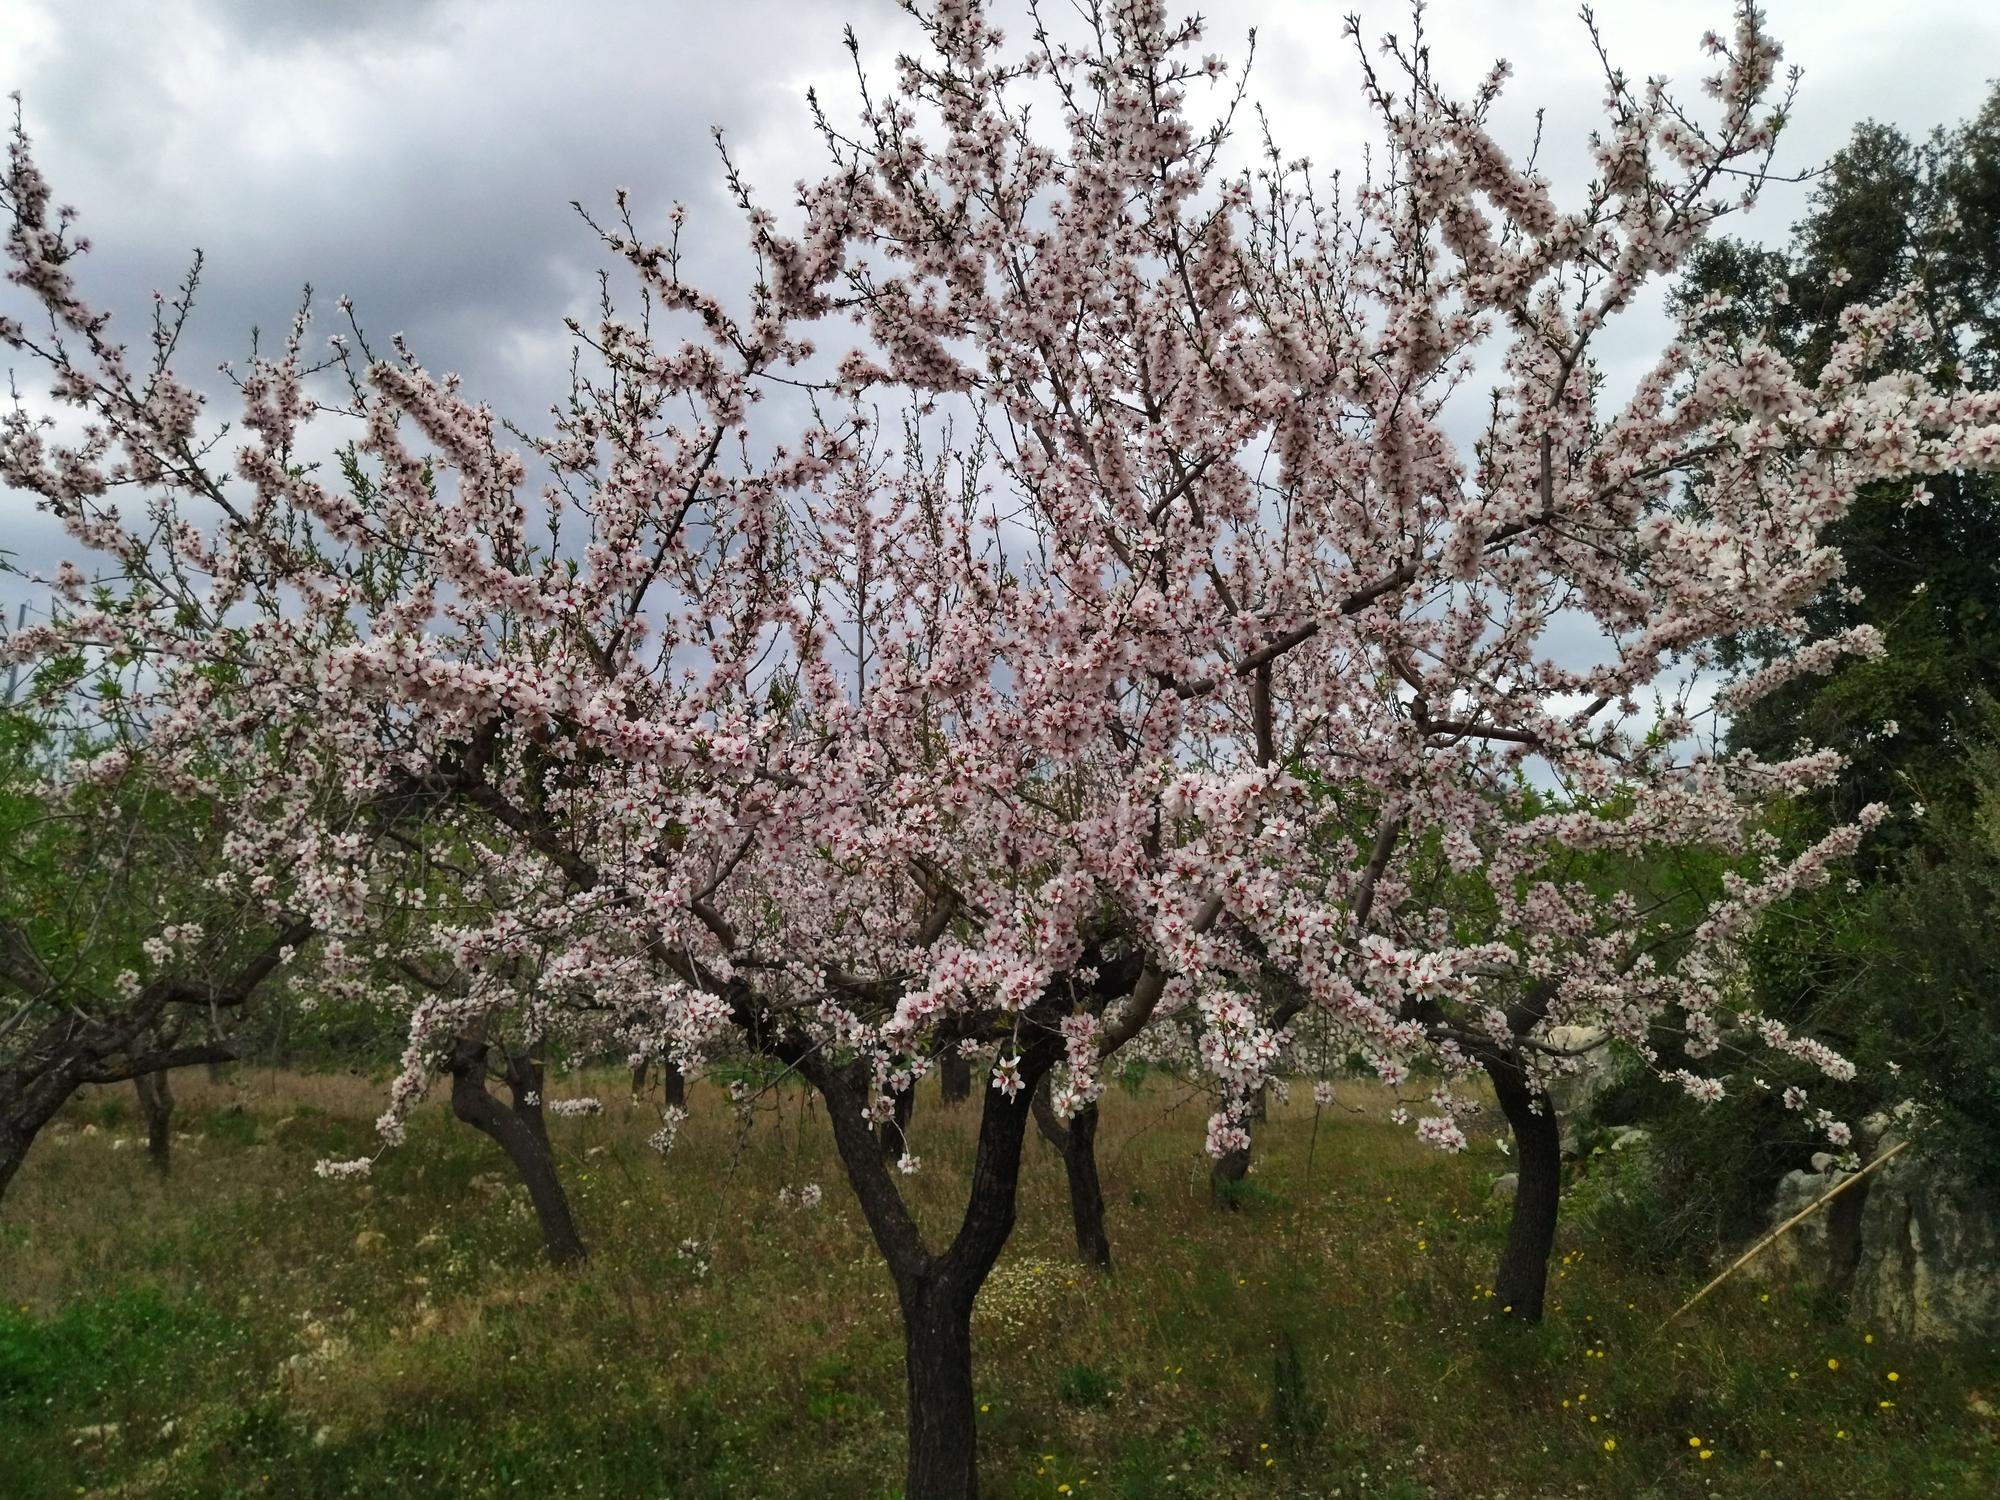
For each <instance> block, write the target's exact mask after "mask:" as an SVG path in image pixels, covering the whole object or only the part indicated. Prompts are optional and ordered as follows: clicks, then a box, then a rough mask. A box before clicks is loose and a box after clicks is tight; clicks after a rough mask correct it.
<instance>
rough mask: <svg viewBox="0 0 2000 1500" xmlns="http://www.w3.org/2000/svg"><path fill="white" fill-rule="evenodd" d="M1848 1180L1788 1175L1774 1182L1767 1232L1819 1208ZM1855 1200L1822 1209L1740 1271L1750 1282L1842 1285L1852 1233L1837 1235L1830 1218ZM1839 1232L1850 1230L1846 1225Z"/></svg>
mask: <svg viewBox="0 0 2000 1500" xmlns="http://www.w3.org/2000/svg"><path fill="white" fill-rule="evenodd" d="M1850 1175H1851V1174H1850V1173H1847V1172H1834V1173H1832V1174H1830V1175H1822V1174H1821V1173H1819V1172H1806V1171H1796V1172H1787V1173H1786V1174H1785V1175H1784V1176H1783V1177H1781V1178H1779V1179H1778V1192H1777V1196H1776V1197H1775V1198H1774V1199H1773V1200H1772V1202H1771V1224H1770V1227H1771V1228H1773V1229H1776V1228H1777V1227H1778V1226H1779V1225H1780V1224H1782V1223H1784V1222H1785V1221H1786V1220H1788V1219H1790V1218H1791V1217H1793V1215H1795V1214H1797V1213H1799V1212H1800V1211H1802V1210H1803V1209H1804V1208H1805V1207H1806V1206H1807V1205H1808V1204H1811V1203H1817V1202H1818V1201H1819V1200H1820V1199H1821V1198H1823V1197H1825V1196H1826V1195H1827V1193H1829V1192H1830V1191H1832V1190H1833V1188H1835V1187H1836V1186H1838V1185H1839V1184H1840V1183H1841V1182H1843V1181H1845V1180H1846V1179H1847V1178H1848V1177H1849V1176H1850ZM1857 1191H1858V1189H1857ZM1853 1196H1854V1195H1853V1194H1852V1193H1843V1194H1842V1195H1841V1196H1840V1197H1839V1198H1836V1199H1834V1201H1833V1202H1832V1203H1830V1204H1828V1205H1827V1206H1826V1207H1825V1208H1822V1209H1820V1210H1819V1211H1818V1212H1817V1213H1814V1214H1812V1215H1810V1216H1808V1217H1807V1218H1805V1219H1802V1220H1800V1222H1798V1223H1797V1224H1794V1225H1793V1226H1792V1227H1791V1228H1790V1229H1788V1230H1786V1231H1785V1232H1784V1233H1783V1234H1781V1235H1779V1236H1778V1238H1777V1239H1775V1240H1773V1241H1772V1242H1771V1243H1770V1244H1769V1245H1768V1246H1766V1247H1765V1248H1764V1251H1763V1253H1762V1254H1760V1255H1758V1256H1756V1257H1755V1258H1754V1259H1752V1260H1751V1262H1750V1263H1749V1264H1748V1265H1746V1266H1745V1267H1744V1268H1743V1269H1744V1272H1745V1273H1746V1274H1748V1275H1750V1276H1753V1277H1776V1276H1799V1277H1804V1278H1806V1279H1808V1280H1811V1281H1816V1282H1818V1283H1820V1284H1821V1285H1823V1286H1824V1285H1839V1284H1842V1283H1844V1282H1845V1280H1846V1278H1847V1277H1848V1276H1849V1275H1850V1274H1851V1271H1852V1264H1853V1262H1852V1255H1853V1248H1854V1247H1853V1245H1852V1243H1851V1238H1852V1236H1851V1232H1850V1233H1848V1234H1846V1235H1842V1234H1837V1233H1835V1225H1834V1220H1833V1217H1832V1215H1833V1210H1834V1208H1835V1207H1836V1206H1838V1205H1839V1204H1841V1203H1842V1202H1843V1201H1844V1200H1845V1199H1847V1198H1851V1197H1853ZM1849 1217H1851V1214H1850V1215H1849ZM1840 1227H1841V1229H1843V1230H1850V1231H1851V1226H1849V1225H1847V1224H1846V1222H1845V1220H1843V1222H1842V1225H1841V1226H1840Z"/></svg>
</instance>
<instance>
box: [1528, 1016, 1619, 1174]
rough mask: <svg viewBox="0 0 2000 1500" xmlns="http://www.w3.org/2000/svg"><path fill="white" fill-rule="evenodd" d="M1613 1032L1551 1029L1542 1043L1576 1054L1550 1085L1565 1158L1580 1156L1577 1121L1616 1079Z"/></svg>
mask: <svg viewBox="0 0 2000 1500" xmlns="http://www.w3.org/2000/svg"><path fill="white" fill-rule="evenodd" d="M1609 1035H1610V1033H1608V1032H1607V1031H1605V1029H1604V1028H1603V1027H1601V1026H1551V1027H1550V1028H1549V1029H1548V1031H1547V1032H1546V1033H1545V1034H1544V1035H1543V1037H1542V1040H1543V1041H1544V1042H1546V1043H1547V1044H1548V1045H1549V1046H1551V1047H1553V1048H1556V1049H1557V1050H1558V1051H1561V1052H1565V1053H1570V1054H1572V1055H1571V1056H1570V1057H1568V1058H1567V1059H1565V1060H1564V1061H1563V1063H1562V1066H1563V1067H1564V1069H1565V1070H1566V1071H1564V1072H1563V1073H1561V1074H1558V1075H1557V1076H1556V1078H1555V1079H1554V1080H1553V1081H1552V1082H1551V1083H1550V1084H1549V1101H1550V1102H1551V1103H1552V1104H1554V1105H1555V1109H1556V1119H1557V1121H1558V1122H1559V1123H1560V1124H1561V1126H1562V1148H1563V1154H1564V1155H1565V1156H1574V1155H1576V1154H1577V1138H1576V1121H1577V1119H1578V1117H1579V1116H1581V1115H1582V1114H1583V1113H1584V1111H1586V1110H1587V1109H1589V1108H1590V1105H1591V1103H1592V1101H1593V1100H1595V1099H1596V1098H1597V1096H1598V1095H1599V1094H1601V1093H1603V1092H1604V1090H1605V1088H1606V1087H1607V1086H1609V1084H1610V1082H1611V1076H1612V1062H1613V1059H1612V1055H1611V1048H1610V1047H1609V1045H1607V1040H1608V1038H1609Z"/></svg>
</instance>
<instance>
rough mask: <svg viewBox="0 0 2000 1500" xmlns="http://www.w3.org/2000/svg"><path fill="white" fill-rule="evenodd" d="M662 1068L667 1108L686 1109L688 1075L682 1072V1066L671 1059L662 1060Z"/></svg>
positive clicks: (664, 1058)
mask: <svg viewBox="0 0 2000 1500" xmlns="http://www.w3.org/2000/svg"><path fill="white" fill-rule="evenodd" d="M660 1068H661V1074H662V1076H661V1082H662V1083H663V1084H664V1086H665V1088H666V1094H667V1108H668V1109H686V1108H687V1102H688V1080H687V1074H685V1073H683V1072H682V1071H681V1070H680V1065H679V1064H678V1063H676V1062H675V1061H674V1060H673V1059H672V1058H671V1057H663V1058H661V1059H660Z"/></svg>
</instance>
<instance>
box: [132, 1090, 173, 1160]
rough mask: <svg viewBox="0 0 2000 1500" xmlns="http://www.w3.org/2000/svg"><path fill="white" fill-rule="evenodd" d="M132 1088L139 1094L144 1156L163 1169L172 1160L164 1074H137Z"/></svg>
mask: <svg viewBox="0 0 2000 1500" xmlns="http://www.w3.org/2000/svg"><path fill="white" fill-rule="evenodd" d="M132 1089H133V1092H134V1093H136V1094H138V1096H139V1112H140V1113H141V1114H142V1115H144V1116H145V1119H146V1157H147V1159H148V1160H149V1161H151V1162H152V1164H153V1166H154V1167H155V1168H156V1169H157V1170H159V1171H161V1172H165V1171H166V1170H167V1169H168V1167H169V1166H170V1165H171V1164H172V1161H173V1149H174V1129H173V1126H174V1091H173V1088H172V1087H171V1086H170V1085H169V1084H168V1082H167V1074H166V1073H164V1072H159V1073H141V1074H139V1075H138V1076H137V1077H135V1078H134V1079H133V1080H132Z"/></svg>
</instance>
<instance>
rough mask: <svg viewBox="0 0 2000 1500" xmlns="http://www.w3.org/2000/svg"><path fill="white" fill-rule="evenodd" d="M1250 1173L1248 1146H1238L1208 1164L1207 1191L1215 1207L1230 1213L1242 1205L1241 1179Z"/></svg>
mask: <svg viewBox="0 0 2000 1500" xmlns="http://www.w3.org/2000/svg"><path fill="white" fill-rule="evenodd" d="M1249 1175H1250V1148H1249V1147H1248V1146H1239V1147H1237V1149H1236V1150H1234V1151H1231V1152H1229V1153H1227V1154H1226V1155H1223V1156H1218V1157H1216V1158H1215V1160H1214V1161H1213V1162H1211V1163H1210V1164H1209V1168H1208V1192H1209V1198H1210V1200H1211V1201H1212V1202H1213V1203H1214V1204H1215V1206H1216V1207H1217V1208H1226V1209H1228V1210H1229V1211H1230V1212H1231V1213H1235V1212H1236V1210H1238V1209H1239V1208H1241V1207H1242V1206H1243V1191H1242V1189H1243V1181H1244V1179H1245V1178H1247V1177H1248V1176H1249Z"/></svg>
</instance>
